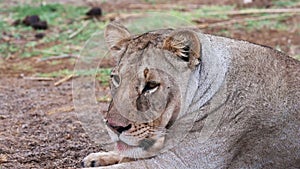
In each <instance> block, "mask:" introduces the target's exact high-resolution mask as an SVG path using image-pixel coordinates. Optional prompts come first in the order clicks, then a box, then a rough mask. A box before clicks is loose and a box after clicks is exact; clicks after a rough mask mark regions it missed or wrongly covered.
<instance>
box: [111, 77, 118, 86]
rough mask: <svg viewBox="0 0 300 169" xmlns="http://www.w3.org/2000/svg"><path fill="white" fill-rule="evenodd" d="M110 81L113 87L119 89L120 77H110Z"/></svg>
mask: <svg viewBox="0 0 300 169" xmlns="http://www.w3.org/2000/svg"><path fill="white" fill-rule="evenodd" d="M110 77H111V81H112V83H113V85H114V86H115V87H119V85H120V77H119V76H118V75H110Z"/></svg>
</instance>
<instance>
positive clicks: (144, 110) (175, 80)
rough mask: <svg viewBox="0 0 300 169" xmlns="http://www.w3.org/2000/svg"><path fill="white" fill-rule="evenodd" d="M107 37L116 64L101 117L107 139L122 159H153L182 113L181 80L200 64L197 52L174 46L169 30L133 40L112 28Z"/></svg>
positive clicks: (174, 39) (119, 28)
mask: <svg viewBox="0 0 300 169" xmlns="http://www.w3.org/2000/svg"><path fill="white" fill-rule="evenodd" d="M184 33H186V32H184ZM184 33H182V32H180V36H183V35H185V34H184ZM173 34H174V33H173ZM105 35H106V40H107V42H108V45H109V46H110V49H111V54H112V55H113V56H114V57H116V58H117V61H118V64H117V66H116V67H114V68H113V70H112V72H111V80H110V87H111V93H112V102H111V103H110V106H109V109H108V111H107V113H106V115H105V120H106V124H107V130H108V132H109V135H110V136H111V138H112V140H113V141H114V142H116V149H117V150H118V151H120V153H121V154H123V155H124V156H127V157H133V158H141V157H149V156H153V155H156V153H158V152H159V150H160V149H161V148H162V147H163V145H164V141H165V136H166V134H167V129H168V128H169V127H170V126H171V125H172V124H173V123H174V121H175V120H176V118H177V116H178V114H179V112H180V105H181V102H182V91H180V90H182V84H183V85H184V84H185V83H184V82H182V83H181V82H180V80H181V79H184V78H181V77H180V76H187V75H188V73H190V72H191V71H190V70H191V68H192V67H193V66H196V65H195V63H196V64H198V63H199V62H196V61H197V60H198V59H199V57H198V55H196V56H195V54H194V53H196V52H197V51H196V52H195V49H194V46H192V45H194V44H191V43H189V44H187V45H184V44H180V43H176V45H177V46H174V45H173V42H178V39H176V38H177V34H175V35H172V30H163V31H162V30H160V31H156V32H149V33H146V34H143V35H139V36H131V35H130V34H129V33H128V31H127V30H126V29H125V28H124V27H122V26H121V25H118V24H110V25H109V26H108V27H107V29H106V32H105ZM187 35H188V36H192V35H189V34H188V33H187ZM180 38H182V37H180ZM188 42H190V41H188ZM181 43H182V42H181ZM185 43H186V42H185ZM172 45H173V46H172ZM199 45H200V43H199ZM186 47H187V48H186ZM197 47H198V46H197ZM198 48H199V49H200V47H198ZM191 49H192V50H191ZM198 52H199V51H198Z"/></svg>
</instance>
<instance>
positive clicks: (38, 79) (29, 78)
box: [23, 77, 54, 81]
mask: <svg viewBox="0 0 300 169" xmlns="http://www.w3.org/2000/svg"><path fill="white" fill-rule="evenodd" d="M23 79H25V80H36V81H52V80H54V78H50V77H23Z"/></svg>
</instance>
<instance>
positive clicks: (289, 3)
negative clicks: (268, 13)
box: [272, 0, 299, 8]
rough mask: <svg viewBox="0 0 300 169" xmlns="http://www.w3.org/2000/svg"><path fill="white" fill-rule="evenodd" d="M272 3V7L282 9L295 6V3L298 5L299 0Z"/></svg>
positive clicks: (278, 0) (274, 0) (279, 0)
mask: <svg viewBox="0 0 300 169" xmlns="http://www.w3.org/2000/svg"><path fill="white" fill-rule="evenodd" d="M272 3H273V5H274V6H276V7H279V8H282V7H291V6H295V5H296V4H297V3H299V0H284V1H283V0H273V2H272Z"/></svg>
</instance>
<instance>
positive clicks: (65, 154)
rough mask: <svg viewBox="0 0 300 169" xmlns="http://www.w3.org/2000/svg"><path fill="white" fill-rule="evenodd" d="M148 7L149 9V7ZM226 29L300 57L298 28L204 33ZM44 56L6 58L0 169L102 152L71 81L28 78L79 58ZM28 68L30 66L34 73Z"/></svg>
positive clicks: (112, 7)
mask: <svg viewBox="0 0 300 169" xmlns="http://www.w3.org/2000/svg"><path fill="white" fill-rule="evenodd" d="M56 1H58V0H56ZM7 2H9V3H11V4H9V3H8V4H7V5H14V3H16V1H7ZM59 2H64V3H72V4H76V3H77V5H86V4H85V3H84V2H83V1H74V0H60V1H59ZM125 2H140V1H137V0H131V1H118V2H117V1H109V3H108V1H107V3H105V4H103V8H102V9H103V10H104V11H105V12H108V11H117V10H119V9H122V10H123V7H124V3H125ZM143 2H145V1H143ZM167 2H171V1H167ZM172 2H173V3H171V4H174V3H175V2H176V3H179V4H180V3H184V4H185V5H186V6H188V7H191V8H193V7H197V5H203V4H233V3H237V2H238V3H240V1H237V0H226V1H218V0H202V1H196V0H189V1H183V0H175V1H172ZM254 2H257V3H253V4H252V6H259V7H268V6H269V5H270V3H271V1H265V0H264V1H254ZM122 3H123V4H122ZM125 6H126V5H125ZM157 6H159V5H156V7H155V9H157ZM165 6H166V5H162V6H161V7H162V8H163V7H165ZM239 6H242V5H239ZM239 6H238V7H239ZM150 7H151V8H154V7H153V6H150ZM144 8H145V6H141V5H140V6H137V5H136V6H134V5H132V6H131V8H129V7H128V9H127V10H136V9H144ZM146 8H149V5H148V7H146ZM205 22H207V23H209V22H215V21H213V20H211V21H209V20H206V21H205ZM283 22H286V23H288V24H289V25H296V24H297V23H300V16H299V15H296V16H293V17H290V18H288V19H285V20H284V21H283ZM224 29H226V30H227V31H228V32H230V34H229V35H226V36H228V37H231V38H237V39H242V40H247V41H251V42H253V43H258V44H262V45H267V46H271V47H274V48H275V47H277V46H281V50H282V51H283V52H285V53H288V54H291V55H295V54H299V53H300V47H299V44H300V38H299V30H297V29H290V30H288V31H286V30H285V31H281V30H271V29H267V28H266V29H257V30H253V31H245V30H239V29H235V28H233V27H228V26H227V27H226V26H224V27H218V28H205V29H203V32H204V33H211V34H216V33H217V32H219V31H220V30H224ZM24 43H26V42H24ZM52 45H53V44H52ZM39 58H40V56H38V57H32V58H20V57H18V56H14V57H11V58H9V59H3V58H2V57H0V169H4V168H5V169H6V168H79V167H80V162H81V160H82V159H83V158H84V157H85V156H86V155H88V154H89V153H92V152H97V151H101V150H102V149H101V147H102V146H101V145H98V144H96V143H94V142H93V141H92V140H91V139H90V138H89V136H88V135H87V133H86V132H85V131H84V129H83V127H82V125H81V123H80V122H79V120H78V118H77V116H76V113H75V112H74V110H73V109H72V106H73V103H72V82H71V81H68V82H64V83H63V84H62V85H59V86H54V82H55V81H56V80H58V79H54V81H53V80H52V81H37V80H29V79H24V78H23V77H28V76H33V75H34V74H36V73H37V72H39V73H42V72H43V73H47V72H52V71H58V70H61V69H65V68H68V69H70V70H72V69H73V67H74V59H63V60H60V62H61V63H60V64H56V65H51V66H49V63H50V61H44V62H38V59H39ZM113 64H114V62H113V61H112V60H105V61H102V66H105V67H111V66H112V65H113ZM24 65H27V66H30V69H28V67H24ZM105 104H107V103H105ZM70 107H71V108H70Z"/></svg>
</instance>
